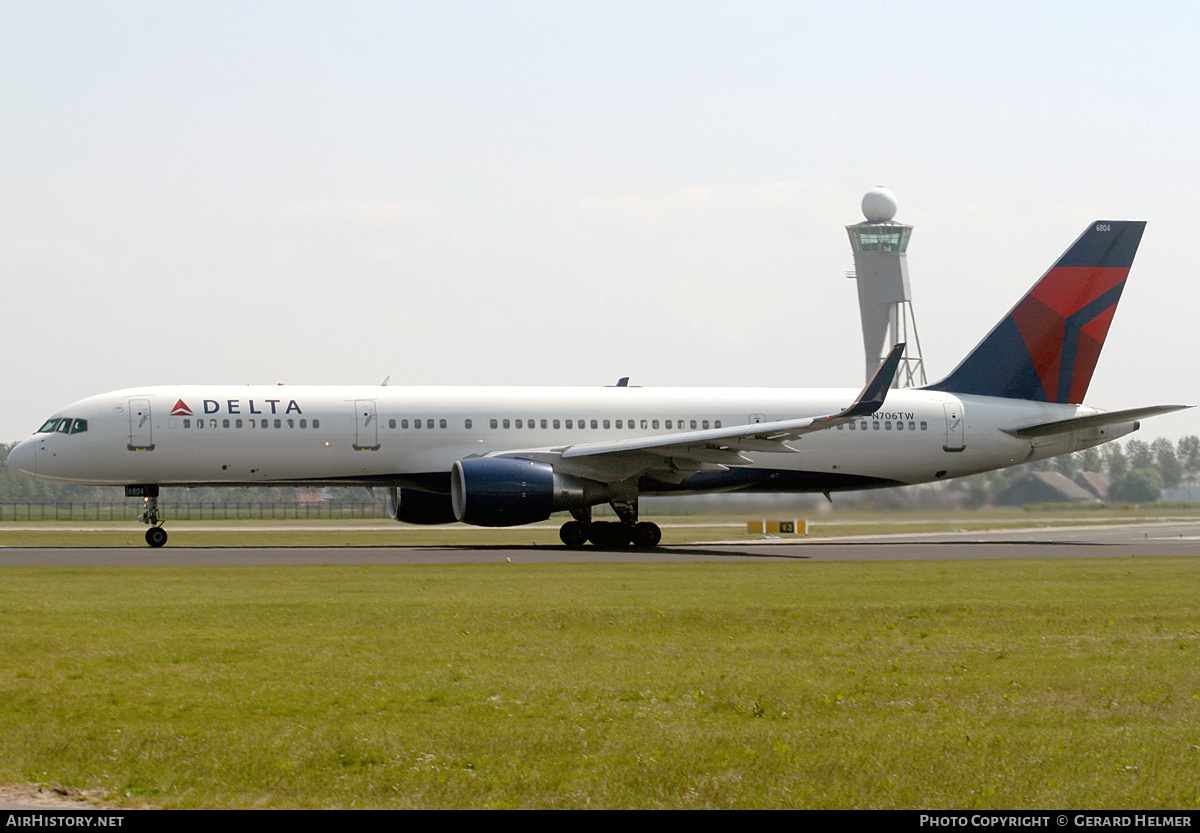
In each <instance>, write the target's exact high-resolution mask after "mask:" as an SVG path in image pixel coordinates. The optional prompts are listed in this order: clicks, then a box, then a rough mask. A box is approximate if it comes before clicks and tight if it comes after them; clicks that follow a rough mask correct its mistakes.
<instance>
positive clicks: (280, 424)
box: [275, 419, 283, 428]
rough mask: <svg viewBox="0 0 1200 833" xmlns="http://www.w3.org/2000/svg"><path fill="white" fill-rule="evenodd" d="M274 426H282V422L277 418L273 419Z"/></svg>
mask: <svg viewBox="0 0 1200 833" xmlns="http://www.w3.org/2000/svg"><path fill="white" fill-rule="evenodd" d="M275 427H276V428H282V427H283V423H282V422H281V421H279V420H278V419H277V420H275Z"/></svg>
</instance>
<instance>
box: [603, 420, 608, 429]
mask: <svg viewBox="0 0 1200 833" xmlns="http://www.w3.org/2000/svg"><path fill="white" fill-rule="evenodd" d="M604 427H605V428H608V427H609V423H608V420H607V419H606V420H604Z"/></svg>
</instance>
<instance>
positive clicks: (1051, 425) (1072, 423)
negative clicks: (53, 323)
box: [1004, 405, 1192, 438]
mask: <svg viewBox="0 0 1200 833" xmlns="http://www.w3.org/2000/svg"><path fill="white" fill-rule="evenodd" d="M1191 407H1192V406H1191V405H1151V406H1149V407H1147V408H1129V409H1128V410H1124V411H1105V412H1104V413H1102V414H1092V415H1091V416H1081V417H1072V418H1071V419H1060V420H1056V421H1054V422H1042V423H1038V424H1037V425H1026V426H1025V427H1024V428H1012V429H1008V430H1006V431H1005V432H1004V433H1006V434H1011V435H1012V436H1014V437H1021V438H1028V437H1048V436H1051V435H1052V434H1069V433H1071V432H1072V431H1080V430H1082V429H1085V428H1100V427H1102V426H1105V425H1116V424H1118V423H1121V422H1133V421H1134V420H1138V419H1144V418H1146V417H1152V416H1159V415H1161V414H1169V413H1172V412H1173V411H1182V410H1183V409H1185V408H1191Z"/></svg>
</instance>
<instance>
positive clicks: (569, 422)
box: [567, 419, 573, 428]
mask: <svg viewBox="0 0 1200 833" xmlns="http://www.w3.org/2000/svg"><path fill="white" fill-rule="evenodd" d="M567 427H568V428H571V427H573V426H572V425H571V420H569V419H568V420H567Z"/></svg>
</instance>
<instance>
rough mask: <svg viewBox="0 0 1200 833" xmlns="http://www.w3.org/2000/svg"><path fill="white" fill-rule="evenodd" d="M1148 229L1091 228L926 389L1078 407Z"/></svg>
mask: <svg viewBox="0 0 1200 833" xmlns="http://www.w3.org/2000/svg"><path fill="white" fill-rule="evenodd" d="M1145 228H1146V223H1145V222H1144V221H1127V220H1120V221H1118V220H1111V221H1097V222H1094V223H1092V224H1091V226H1089V227H1088V229H1087V231H1085V232H1084V233H1083V234H1082V235H1080V236H1079V239H1078V240H1076V241H1075V243H1074V244H1073V245H1072V246H1071V248H1069V249H1067V251H1066V253H1064V254H1063V256H1062V257H1060V258H1059V259H1058V262H1057V263H1055V264H1054V265H1053V266H1052V267H1050V271H1048V272H1047V273H1046V274H1045V275H1043V276H1042V278H1041V280H1039V281H1038V282H1037V283H1036V284H1034V286H1033V289H1031V290H1029V293H1028V294H1027V295H1026V296H1025V297H1024V298H1022V299H1021V301H1020V303H1018V304H1017V305H1016V306H1015V307H1013V309H1012V311H1011V312H1009V314H1008V315H1006V316H1005V317H1004V318H1003V319H1002V320H1001V321H1000V323H999V324H997V325H996V326H995V328H994V329H993V330H992V331H991V332H990V333H988V336H987V338H985V339H984V340H983V341H982V342H980V344H979V346H978V347H976V348H975V349H974V350H972V351H971V353H970V355H968V356H967V357H966V358H965V359H963V361H962V364H960V365H959V366H958V367H957V368H955V370H954V372H953V373H951V374H950V375H949V376H947V377H946V378H945V379H943V380H942V381H940V382H938V383H937V384H933V385H929V386H928V387H927V388H925V389H926V390H941V391H946V392H948V393H965V394H976V395H979V396H1002V397H1006V398H1009V399H1032V400H1037V401H1042V402H1058V403H1063V404H1068V403H1071V404H1079V403H1081V402H1083V397H1084V395H1085V394H1086V393H1087V389H1088V384H1089V383H1090V382H1091V381H1092V371H1094V370H1095V369H1096V361H1097V360H1098V359H1099V358H1100V350H1101V348H1102V347H1103V346H1104V339H1105V336H1107V335H1108V326H1109V324H1110V323H1112V317H1113V313H1114V312H1116V309H1117V302H1118V301H1119V300H1120V299H1121V290H1122V289H1124V287H1125V278H1126V276H1128V274H1129V267H1130V266H1131V265H1132V264H1133V256H1134V254H1135V253H1136V252H1137V248H1138V243H1140V242H1141V239H1142V232H1143V231H1144V230H1145Z"/></svg>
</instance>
